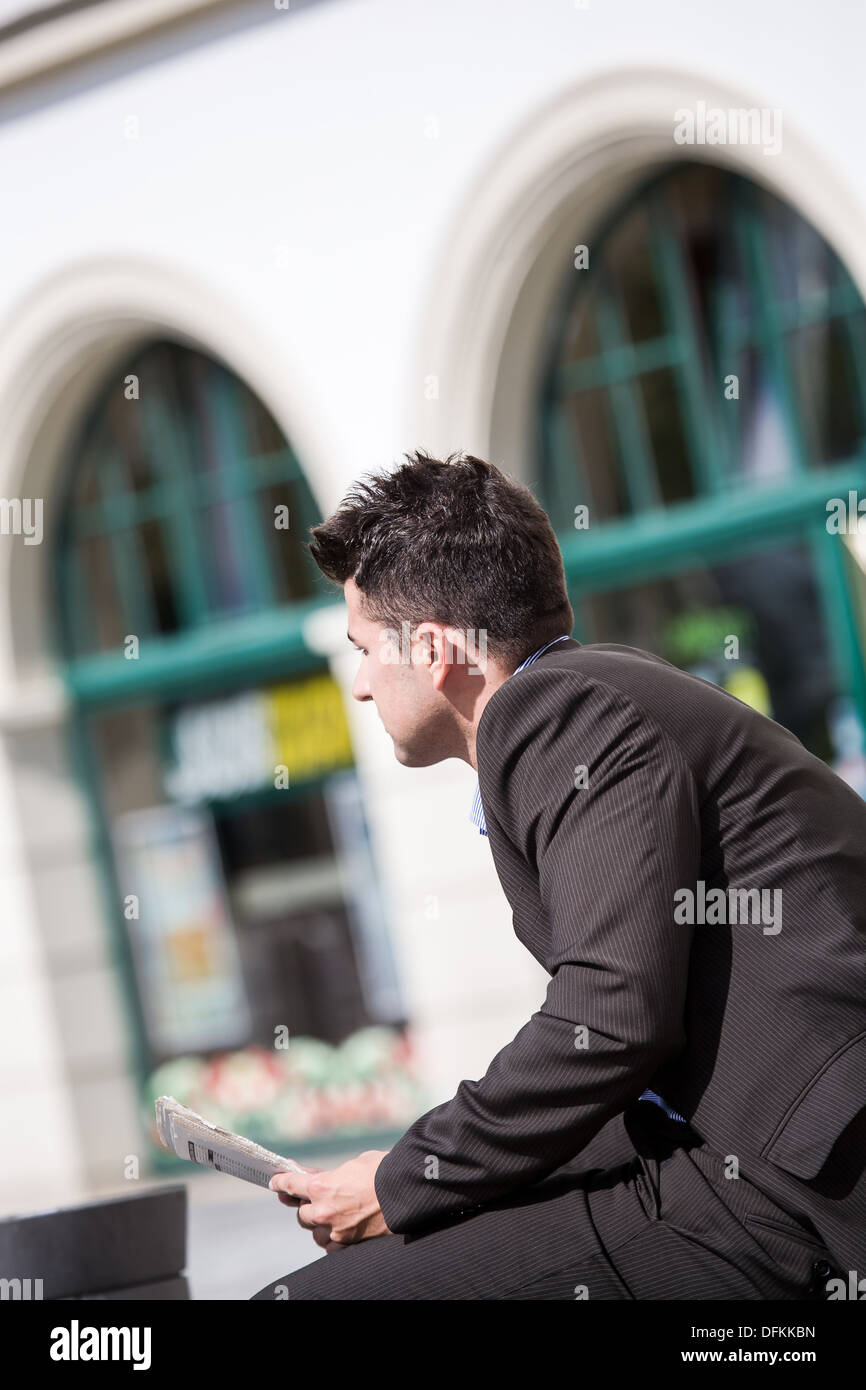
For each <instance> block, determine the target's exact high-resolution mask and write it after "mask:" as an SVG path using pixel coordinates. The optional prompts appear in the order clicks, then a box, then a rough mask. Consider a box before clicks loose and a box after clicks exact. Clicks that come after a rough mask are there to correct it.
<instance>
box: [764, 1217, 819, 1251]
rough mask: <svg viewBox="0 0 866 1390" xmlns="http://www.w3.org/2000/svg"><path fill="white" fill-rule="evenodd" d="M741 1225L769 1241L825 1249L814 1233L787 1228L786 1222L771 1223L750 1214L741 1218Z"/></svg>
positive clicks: (792, 1227)
mask: <svg viewBox="0 0 866 1390" xmlns="http://www.w3.org/2000/svg"><path fill="white" fill-rule="evenodd" d="M743 1225H744V1226H746V1227H749V1228H752V1229H755V1230H757V1231H759V1232H765V1233H766V1235H767V1237H769V1238H770V1239H772V1238H776V1239H778V1240H793V1241H794V1242H795V1243H796V1244H798V1245H807V1246H808V1247H809V1249H810V1250H816V1251H818V1250H820V1251H823V1250H825V1249H826V1246H825V1245H824V1242H823V1240H822V1239H821V1237H820V1236H819V1235H818V1234H817V1233H816V1232H814V1231H807V1230H806V1229H805V1227H803V1226H789V1225H788V1224H787V1223H786V1222H782V1221H771V1220H770V1218H769V1217H767V1216H758V1215H756V1214H754V1213H752V1212H750V1213H749V1214H748V1216H745V1217H744V1218H743Z"/></svg>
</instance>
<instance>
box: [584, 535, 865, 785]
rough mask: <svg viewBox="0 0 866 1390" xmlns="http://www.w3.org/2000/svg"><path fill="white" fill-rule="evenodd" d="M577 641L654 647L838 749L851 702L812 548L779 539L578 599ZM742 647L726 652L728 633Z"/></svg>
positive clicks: (806, 736) (809, 742)
mask: <svg viewBox="0 0 866 1390" xmlns="http://www.w3.org/2000/svg"><path fill="white" fill-rule="evenodd" d="M581 616H582V620H583V632H582V634H581V641H585V642H587V643H592V642H616V643H621V644H623V645H625V646H630V647H638V648H641V649H642V650H644V651H651V652H655V653H656V654H657V655H659V656H663V657H664V658H665V659H666V660H668V661H671V662H673V664H674V665H676V666H680V667H682V668H683V669H685V670H690V671H693V672H694V673H695V674H696V675H699V676H703V678H704V679H705V680H711V681H713V682H715V684H717V685H721V686H724V688H725V689H727V690H730V691H731V693H732V694H734V695H736V696H737V697H738V698H739V699H741V700H743V701H744V702H745V703H746V704H750V705H753V706H754V707H755V708H756V709H759V710H760V711H761V713H763V714H767V715H769V716H770V718H772V719H775V720H776V721H777V722H778V723H780V724H784V726H785V727H786V728H788V729H790V730H791V732H792V733H794V734H796V735H797V737H798V738H799V739H800V740H801V742H802V743H803V744H804V745H805V746H806V748H808V749H809V750H810V752H812V753H814V754H815V755H816V756H817V757H819V758H823V759H824V760H825V761H827V762H830V763H831V764H835V763H836V761H838V759H839V758H840V757H841V756H842V749H841V745H840V737H841V736H840V732H839V729H840V721H842V720H843V718H847V717H848V715H849V713H850V711H849V710H848V707H847V703H846V701H845V700H844V699H843V695H844V692H842V691H841V690H840V689H839V686H838V683H837V677H836V674H835V670H834V667H833V663H832V660H831V654H830V647H829V642H828V637H827V631H826V625H825V618H824V613H823V609H822V604H821V600H820V596H819V592H818V588H817V585H816V581H815V574H814V565H813V561H812V555H811V551H810V550H809V549H808V548H807V546H805V545H804V544H800V543H790V542H786V543H784V544H781V545H775V546H767V547H764V548H762V549H760V550H755V551H753V552H751V553H749V554H747V555H742V556H740V557H739V558H738V559H737V560H735V561H729V562H725V563H722V564H715V565H707V566H701V567H696V568H694V569H691V570H689V571H687V572H684V573H680V574H676V575H671V576H668V577H665V578H663V579H658V580H654V581H652V582H650V583H646V584H637V585H633V586H629V587H627V588H623V589H618V590H615V591H613V592H610V593H604V594H596V595H593V596H591V597H588V598H586V599H584V600H582V603H581ZM732 635H733V636H736V637H737V638H738V639H739V655H738V657H737V658H736V659H731V658H730V657H728V656H727V655H726V651H727V650H730V648H729V647H726V643H727V639H728V638H729V637H730V636H732Z"/></svg>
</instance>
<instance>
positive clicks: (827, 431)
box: [788, 310, 866, 468]
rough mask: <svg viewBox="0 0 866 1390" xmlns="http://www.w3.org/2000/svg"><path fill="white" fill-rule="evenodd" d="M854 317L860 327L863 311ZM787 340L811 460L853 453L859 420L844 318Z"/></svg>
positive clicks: (815, 463)
mask: <svg viewBox="0 0 866 1390" xmlns="http://www.w3.org/2000/svg"><path fill="white" fill-rule="evenodd" d="M857 318H858V320H859V327H860V331H861V332H862V331H864V323H866V314H864V312H863V311H862V310H861V311H860V313H859V314H858V315H857ZM788 343H789V351H790V354H791V360H792V367H793V375H794V383H795V388H796V392H797V399H798V401H799V404H800V420H801V423H802V426H803V436H804V442H805V446H806V454H807V458H808V460H809V463H810V465H811V466H812V467H813V468H820V467H823V466H825V465H827V464H832V463H840V462H843V461H844V460H846V459H850V458H852V457H854V455H855V454H856V453H857V452H858V450H859V449H860V447H861V442H862V437H863V426H862V415H861V409H860V402H859V399H858V394H857V382H856V378H855V375H854V364H853V362H852V360H851V350H850V339H849V337H848V329H847V326H846V324H845V322H844V320H842V319H839V318H835V319H828V320H827V321H825V322H824V323H815V324H810V325H809V326H808V327H806V328H800V329H797V330H796V331H795V332H793V333H791V334H789V336H788Z"/></svg>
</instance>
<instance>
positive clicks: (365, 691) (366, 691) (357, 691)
mask: <svg viewBox="0 0 866 1390" xmlns="http://www.w3.org/2000/svg"><path fill="white" fill-rule="evenodd" d="M352 695H353V696H354V698H355V699H356V700H361V701H363V700H369V699H370V698H371V697H370V687H369V685H368V684H367V681H366V680H365V678H364V676H363V675H362V673H361V671H359V672H358V674H357V676H356V677H355V684H354V685H353V686H352Z"/></svg>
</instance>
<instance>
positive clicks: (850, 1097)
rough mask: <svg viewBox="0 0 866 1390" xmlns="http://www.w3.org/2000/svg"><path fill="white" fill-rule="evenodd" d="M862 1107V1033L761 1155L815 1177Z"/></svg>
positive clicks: (815, 1082) (865, 1089)
mask: <svg viewBox="0 0 866 1390" xmlns="http://www.w3.org/2000/svg"><path fill="white" fill-rule="evenodd" d="M864 1106H866V1031H864V1032H862V1033H859V1034H858V1035H857V1037H856V1038H852V1039H850V1041H849V1042H847V1043H843V1045H842V1046H841V1047H840V1048H839V1049H838V1051H837V1052H835V1053H834V1054H833V1056H832V1057H831V1058H830V1060H829V1061H828V1062H826V1063H825V1064H824V1066H823V1067H822V1068H821V1070H820V1071H819V1072H818V1074H817V1075H816V1076H814V1077H813V1078H812V1080H811V1081H810V1082H809V1084H808V1086H807V1087H806V1089H805V1090H804V1091H803V1092H802V1094H801V1095H800V1096H798V1098H797V1100H796V1101H795V1102H794V1104H793V1105H792V1106H791V1107H790V1109H789V1110H788V1112H787V1114H786V1115H785V1116H784V1118H783V1120H782V1122H781V1124H780V1125H778V1126H777V1127H776V1129H775V1131H774V1133H773V1134H772V1135H771V1137H770V1139H769V1141H768V1142H767V1144H765V1146H764V1148H763V1149H762V1150H761V1157H762V1158H765V1159H767V1161H768V1162H769V1163H772V1164H774V1165H775V1166H776V1167H777V1168H784V1170H785V1171H786V1172H787V1173H792V1174H793V1175H794V1177H797V1178H814V1177H815V1176H816V1174H817V1173H819V1172H820V1171H821V1168H822V1167H823V1165H824V1163H825V1162H826V1160H827V1157H828V1155H829V1153H830V1150H831V1149H832V1147H833V1145H834V1144H835V1142H836V1140H837V1139H838V1137H839V1135H840V1134H841V1133H842V1131H843V1129H845V1128H846V1126H847V1125H849V1124H850V1123H851V1121H852V1120H853V1119H854V1117H855V1115H857V1114H858V1113H859V1112H860V1111H861V1110H862V1109H863V1108H864Z"/></svg>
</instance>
